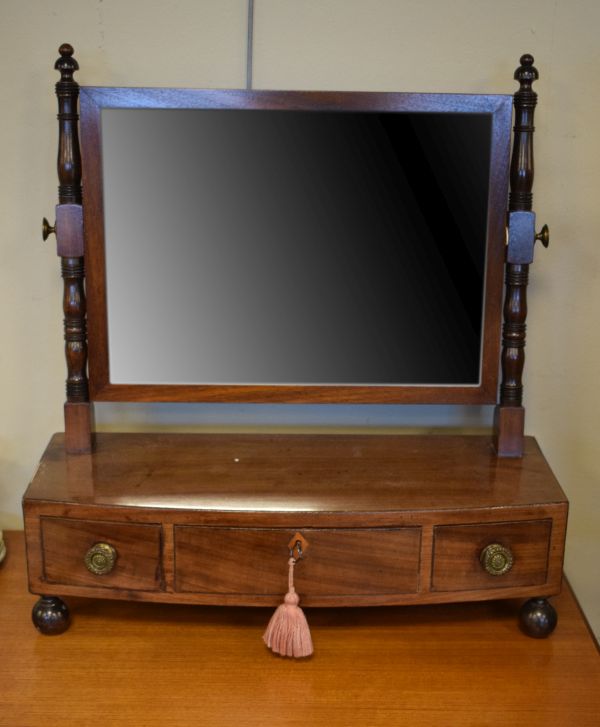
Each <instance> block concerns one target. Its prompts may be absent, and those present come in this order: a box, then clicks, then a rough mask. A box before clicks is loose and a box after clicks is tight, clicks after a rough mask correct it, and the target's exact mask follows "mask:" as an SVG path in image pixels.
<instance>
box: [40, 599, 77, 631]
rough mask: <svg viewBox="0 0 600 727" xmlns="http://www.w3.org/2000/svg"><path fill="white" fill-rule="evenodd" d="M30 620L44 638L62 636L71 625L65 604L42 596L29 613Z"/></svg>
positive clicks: (59, 600)
mask: <svg viewBox="0 0 600 727" xmlns="http://www.w3.org/2000/svg"><path fill="white" fill-rule="evenodd" d="M31 620H32V621H33V625H34V626H35V627H36V629H37V630H38V631H40V632H41V633H42V634H45V635H46V636H55V635H56V634H62V633H63V631H66V630H67V629H68V628H69V624H70V623H71V618H70V616H69V609H68V608H67V604H66V603H65V602H64V601H62V600H61V599H60V598H57V597H56V596H42V597H41V598H40V600H39V601H38V602H37V603H36V604H35V606H34V607H33V610H32V611H31Z"/></svg>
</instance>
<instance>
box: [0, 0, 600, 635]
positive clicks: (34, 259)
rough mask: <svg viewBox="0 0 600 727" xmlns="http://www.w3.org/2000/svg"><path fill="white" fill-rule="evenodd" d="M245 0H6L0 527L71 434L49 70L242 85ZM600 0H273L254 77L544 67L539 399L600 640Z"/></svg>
mask: <svg viewBox="0 0 600 727" xmlns="http://www.w3.org/2000/svg"><path fill="white" fill-rule="evenodd" d="M246 18H247V4H246V0H163V1H162V2H160V3H158V2H156V3H154V2H148V0H94V1H92V0H55V2H47V0H2V2H1V3H0V69H1V71H0V72H1V73H2V77H3V83H2V92H3V93H2V96H3V110H2V134H1V135H0V159H2V167H1V169H0V205H1V215H0V219H1V220H2V231H1V233H0V276H1V280H0V311H1V315H0V325H1V328H0V336H1V338H0V340H1V342H2V343H1V347H0V387H1V391H0V402H1V406H2V416H1V417H0V527H4V528H10V527H13V528H15V527H17V528H19V527H21V525H22V521H21V515H20V498H21V495H22V493H23V491H24V489H25V487H26V486H27V483H28V481H29V480H30V478H31V476H32V474H33V472H34V470H35V467H36V464H37V461H38V459H39V457H40V454H41V452H42V450H43V448H44V447H45V445H46V443H47V441H48V439H49V437H50V435H51V434H52V432H54V431H59V430H61V429H62V428H63V422H62V403H63V396H64V394H63V380H64V376H65V372H64V363H63V354H62V340H61V337H62V312H61V295H62V283H61V280H60V275H59V264H58V260H57V258H56V255H55V245H54V238H51V239H50V241H49V242H48V243H45V244H44V243H42V241H41V236H40V220H41V217H42V215H44V214H45V215H47V216H48V217H49V218H52V219H53V217H52V216H53V209H54V205H55V204H56V186H57V180H56V174H55V171H54V169H55V158H56V138H57V125H56V121H55V114H56V101H55V97H54V93H53V85H54V83H55V81H56V80H57V77H58V76H57V74H56V73H55V72H54V71H53V70H52V66H53V64H54V60H55V59H56V57H57V48H58V46H59V45H60V44H61V43H62V42H70V43H72V44H73V45H74V46H75V50H76V58H77V59H78V61H79V63H80V66H81V71H80V73H79V74H78V79H79V82H80V83H82V84H88V85H92V84H98V85H169V86H196V87H203V86H204V87H232V88H235V87H243V86H244V84H245V57H246ZM598 27H600V3H598V2H597V1H596V0H588V1H585V0H555V1H554V2H549V1H547V0H530V2H528V3H521V2H509V1H506V0H505V2H501V3H499V2H496V1H494V0H454V2H452V3H449V2H447V0H429V1H428V0H379V1H377V0H372V1H367V0H362V1H360V0H256V3H255V36H254V85H255V87H256V88H287V89H339V90H343V89H346V90H393V91H398V90H402V91H454V92H476V93H481V92H486V93H512V92H513V91H514V90H515V89H516V86H515V84H514V83H513V81H512V80H511V79H512V73H513V71H514V68H515V67H516V65H517V64H518V58H519V56H520V55H521V54H522V53H523V52H530V53H532V54H533V55H534V56H535V59H536V66H537V67H538V68H539V69H540V73H541V79H540V81H539V82H538V83H537V84H536V88H537V91H538V93H539V95H540V104H539V107H538V112H537V118H536V126H537V131H536V140H535V146H536V162H537V165H536V173H537V176H536V183H535V188H534V191H535V209H536V211H537V214H538V220H539V224H538V228H539V227H541V224H542V223H544V222H546V223H548V224H549V226H550V228H551V237H552V240H551V246H550V249H549V250H548V251H545V250H543V249H542V248H540V249H538V250H537V254H536V261H535V264H534V265H533V268H532V270H531V285H530V288H529V291H530V296H529V319H528V325H529V337H528V343H527V367H526V378H525V381H526V402H525V403H526V406H527V422H526V428H527V431H528V433H530V434H535V436H537V438H538V440H539V442H540V444H541V446H542V448H543V450H544V451H545V453H546V456H547V458H548V460H549V461H550V464H551V466H552V467H553V469H554V471H555V473H556V474H557V476H558V477H559V480H560V481H561V483H562V485H563V487H564V489H565V490H566V492H567V494H568V496H569V498H570V500H571V517H570V524H569V534H568V547H567V562H566V572H567V575H568V577H569V579H570V581H571V583H572V584H573V585H574V588H575V591H576V593H577V595H578V596H579V598H580V600H581V603H582V605H583V607H584V610H585V612H586V614H587V616H588V618H589V620H590V621H591V623H592V625H593V627H594V629H595V631H596V633H597V634H600V585H599V584H600V552H599V551H600V547H599V543H600V536H599V530H600V498H599V497H598V490H599V488H600V457H599V456H598V448H599V445H600V433H599V431H598V420H599V414H598V412H599V411H600V387H599V386H598V383H597V379H598V375H599V373H600V340H599V335H598V329H599V326H598V318H599V317H600V278H599V272H600V249H599V247H598V244H597V240H596V238H597V235H598V230H600V204H599V202H598V199H599V191H600V135H599V134H598V130H597V120H598V118H600V82H599V81H598V78H599V77H600V42H599V41H598V36H597V30H598ZM97 420H98V425H99V427H101V428H111V429H125V428H130V429H131V428H157V429H160V428H163V429H164V428H166V427H170V428H180V427H181V428H186V427H187V428H200V427H205V428H209V429H256V428H281V427H285V428H295V427H302V428H319V427H325V426H328V427H332V426H333V427H336V428H347V427H357V428H367V427H370V428H376V427H399V428H406V427H408V426H411V427H414V426H421V427H425V428H430V427H436V426H441V425H448V424H451V425H453V426H459V427H463V428H465V427H466V428H471V427H474V426H486V427H487V426H489V425H490V421H491V412H490V410H489V409H488V408H481V409H479V408H475V409H474V410H469V411H467V410H465V409H461V408H458V409H451V408H448V407H420V408H419V407H396V406H390V407H340V408H332V407H314V406H313V407H310V406H296V407H280V408H278V407H257V406H233V405H228V406H225V405H222V406H198V405H189V406H184V405H182V406H166V405H165V406H162V407H159V406H142V405H137V406H119V407H117V406H106V405H105V406H101V407H98V408H97Z"/></svg>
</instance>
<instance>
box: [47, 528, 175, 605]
mask: <svg viewBox="0 0 600 727" xmlns="http://www.w3.org/2000/svg"><path fill="white" fill-rule="evenodd" d="M40 525H41V535H42V558H43V573H44V575H43V577H44V580H45V581H46V582H47V583H48V584H52V583H53V584H56V587H58V588H60V585H62V584H65V585H73V586H92V587H95V588H126V589H128V590H140V591H144V590H157V589H158V588H160V587H161V581H162V577H161V576H162V568H161V537H160V536H161V528H160V525H148V524H140V523H126V524H124V523H114V522H104V521H100V522H98V521H90V520H73V519H66V518H55V517H45V516H43V517H42V518H41V523H40ZM99 542H104V543H109V544H110V545H112V546H113V547H114V548H115V550H116V552H117V559H116V563H115V566H114V568H113V570H112V571H111V572H110V573H107V574H104V575H96V574H94V573H91V572H90V571H89V570H88V569H87V568H86V566H85V563H84V556H85V554H86V553H87V551H88V550H89V549H90V548H91V547H92V546H93V545H95V544H96V543H99ZM48 588H51V586H50V585H48Z"/></svg>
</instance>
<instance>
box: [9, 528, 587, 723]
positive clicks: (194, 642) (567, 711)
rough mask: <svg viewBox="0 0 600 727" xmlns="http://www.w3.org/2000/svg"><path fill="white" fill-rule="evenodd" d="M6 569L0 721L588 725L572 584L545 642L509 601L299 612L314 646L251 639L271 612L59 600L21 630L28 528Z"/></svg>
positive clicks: (27, 603)
mask: <svg viewBox="0 0 600 727" xmlns="http://www.w3.org/2000/svg"><path fill="white" fill-rule="evenodd" d="M4 537H5V540H6V542H7V545H8V555H7V558H6V560H5V562H4V563H3V565H2V566H0V603H2V605H3V608H2V619H0V643H2V654H3V656H2V659H1V660H0V683H2V689H0V724H3V725H7V726H8V725H10V727H31V726H32V725H42V724H77V725H86V727H106V725H111V727H131V725H139V724H144V725H146V727H164V726H165V725H211V726H212V725H215V726H217V725H230V724H244V725H246V726H247V727H264V726H265V725H270V724H272V725H278V726H279V725H281V726H284V725H285V726H286V727H306V726H307V725H310V726H311V727H320V725H327V727H348V725H358V724H363V725H369V727H389V726H390V725H400V724H406V725H411V727H425V726H426V727H430V726H431V725H457V726H458V725H461V727H462V726H463V725H489V726H490V727H505V726H506V725H508V724H510V725H512V726H513V727H532V725H540V726H541V725H544V727H564V725H570V724H575V725H578V727H596V725H597V724H598V714H599V713H600V690H599V689H598V684H599V683H600V655H599V653H598V650H597V648H596V646H595V643H594V641H593V638H592V637H591V635H590V633H589V630H588V628H587V626H586V624H585V621H584V619H583V617H582V615H581V612H580V610H579V608H578V605H577V603H576V601H575V598H574V597H573V593H572V591H571V589H570V588H569V586H568V584H566V585H565V588H564V589H563V592H562V594H561V595H560V596H557V597H556V598H555V599H553V603H554V605H555V606H556V608H557V610H558V611H559V614H560V620H559V624H558V627H557V629H556V631H555V632H554V634H553V635H552V637H551V638H549V639H542V640H532V639H529V638H527V637H525V636H523V635H522V634H521V633H520V631H519V630H518V628H516V626H515V614H516V611H517V609H518V605H519V604H518V603H515V602H514V601H497V602H488V603H468V604H464V603H463V604H450V605H437V606H413V607H402V608H399V607H390V608H385V609H380V608H379V609H374V608H363V609H354V608H350V609H341V610H336V611H332V610H330V609H307V611H306V613H307V616H308V620H309V623H310V627H311V632H312V636H313V640H314V643H315V654H314V656H313V657H311V658H310V659H309V660H307V661H299V662H292V661H290V660H285V659H281V658H278V657H276V656H274V655H273V654H271V653H270V652H269V651H268V650H267V649H266V647H265V646H264V644H263V643H262V640H261V635H262V633H263V630H264V628H265V625H266V623H267V622H268V620H269V618H270V616H271V613H272V609H263V608H257V609H239V608H214V607H201V608H198V607H190V606H183V605H180V606H177V605H170V606H166V605H161V604H150V603H127V602H125V601H120V602H119V601H112V602H111V601H106V600H101V599H99V600H97V601H93V600H90V599H77V598H72V599H69V607H70V609H71V613H72V616H73V624H72V626H71V628H70V630H69V631H67V632H66V633H65V634H63V635H61V636H56V637H52V638H49V637H45V636H41V635H40V634H38V633H37V632H36V631H35V630H34V629H33V628H32V626H31V621H30V611H31V607H32V605H33V601H34V598H33V597H32V596H30V595H29V594H28V593H27V584H26V575H25V557H24V548H23V535H22V533H16V532H6V531H5V533H4Z"/></svg>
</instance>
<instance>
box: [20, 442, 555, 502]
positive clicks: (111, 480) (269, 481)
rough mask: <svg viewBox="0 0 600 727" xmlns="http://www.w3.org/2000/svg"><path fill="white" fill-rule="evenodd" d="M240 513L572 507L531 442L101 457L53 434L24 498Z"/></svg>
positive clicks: (179, 445)
mask: <svg viewBox="0 0 600 727" xmlns="http://www.w3.org/2000/svg"><path fill="white" fill-rule="evenodd" d="M32 501H51V502H75V503H78V504H83V505H102V506H107V505H108V506H130V507H152V508H167V509H170V508H182V509H197V510H210V511H212V510H215V511H229V512H231V511H243V512H256V511H260V512H263V511H264V512H317V511H318V512H369V511H373V510H377V511H380V512H388V511H392V512H393V511H406V510H427V509H435V510H440V509H464V508H490V507H492V508H493V507H506V506H527V505H538V504H551V503H565V502H566V498H565V495H564V493H563V492H562V490H561V488H560V486H559V484H558V483H557V481H556V479H555V477H554V475H553V474H552V472H551V470H550V468H549V467H548V464H547V463H546V461H545V459H544V457H543V455H542V454H541V452H540V449H539V447H538V445H537V443H536V442H535V440H534V439H533V438H531V437H528V438H526V442H525V454H524V456H523V457H522V458H519V459H508V458H499V457H497V456H496V455H495V453H494V451H493V449H492V442H491V437H487V436H458V435H429V436H421V435H419V436H415V435H320V434H319V435H315V434H310V435H298V434H273V435H269V434H260V435H248V434H113V433H99V434H97V435H96V444H95V449H94V452H93V453H92V454H80V455H67V454H65V451H64V435H62V434H56V435H54V437H53V438H52V440H51V442H50V444H49V446H48V448H47V450H46V452H45V454H44V456H43V458H42V461H41V463H40V466H39V469H38V472H37V474H36V476H35V478H34V480H33V482H32V483H31V485H30V486H29V488H28V491H27V493H26V495H25V502H26V503H27V502H32Z"/></svg>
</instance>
